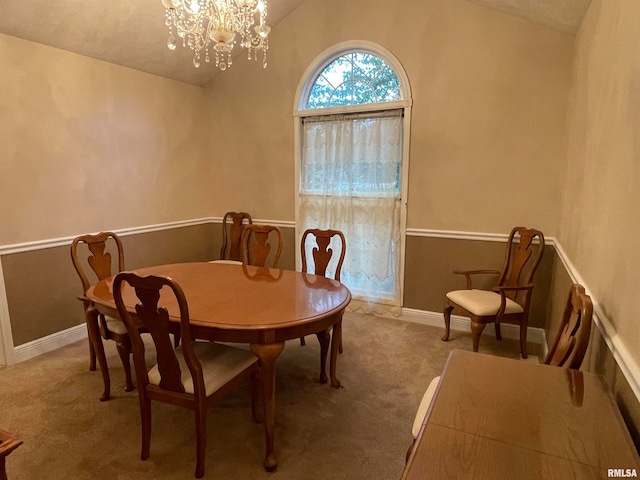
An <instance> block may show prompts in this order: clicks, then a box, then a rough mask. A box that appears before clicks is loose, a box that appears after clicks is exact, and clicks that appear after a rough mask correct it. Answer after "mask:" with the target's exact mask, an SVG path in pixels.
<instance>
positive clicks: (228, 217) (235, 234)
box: [212, 212, 253, 264]
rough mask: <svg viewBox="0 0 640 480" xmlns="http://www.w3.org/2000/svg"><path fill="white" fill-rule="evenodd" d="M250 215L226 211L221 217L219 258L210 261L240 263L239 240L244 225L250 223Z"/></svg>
mask: <svg viewBox="0 0 640 480" xmlns="http://www.w3.org/2000/svg"><path fill="white" fill-rule="evenodd" d="M252 223H253V222H252V220H251V215H249V214H248V213H246V212H227V213H225V214H224V217H223V219H222V247H221V248H220V259H219V260H214V261H213V262H212V263H216V262H219V263H237V264H241V263H242V251H241V248H240V240H241V238H242V231H243V230H244V227H245V225H251V224H252Z"/></svg>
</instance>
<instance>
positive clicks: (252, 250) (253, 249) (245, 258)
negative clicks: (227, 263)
mask: <svg viewBox="0 0 640 480" xmlns="http://www.w3.org/2000/svg"><path fill="white" fill-rule="evenodd" d="M271 233H274V235H275V237H276V251H275V254H274V255H273V257H272V258H273V261H272V262H271V266H272V267H273V268H278V263H279V262H280V254H281V253H282V244H283V239H282V232H281V231H280V229H279V228H278V227H275V226H273V225H255V224H251V225H245V227H244V230H243V231H242V239H241V241H240V244H241V250H242V263H244V264H246V265H255V266H257V267H266V266H267V265H266V263H267V259H268V258H269V256H270V255H269V254H270V253H271V249H272V247H273V236H274V235H271V237H272V241H271V242H270V241H269V237H270V234H271Z"/></svg>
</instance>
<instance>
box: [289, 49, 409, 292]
mask: <svg viewBox="0 0 640 480" xmlns="http://www.w3.org/2000/svg"><path fill="white" fill-rule="evenodd" d="M354 52H364V53H368V54H371V55H375V56H377V57H379V58H381V59H382V60H384V61H385V62H386V63H387V64H388V65H389V66H390V67H391V68H392V69H393V71H394V73H395V74H396V76H397V77H398V80H399V81H400V87H401V89H402V95H403V100H399V101H395V102H383V103H367V104H361V105H348V106H341V107H329V108H312V109H307V108H305V106H306V105H307V102H308V99H309V95H310V93H311V90H312V88H313V85H314V83H315V81H316V79H317V78H318V75H320V74H321V73H322V72H323V71H324V70H325V68H326V67H327V66H328V65H329V64H331V63H332V62H333V61H334V60H336V59H337V58H339V57H341V56H343V55H347V54H349V53H354ZM411 108H412V95H411V85H410V84H409V77H408V76H407V74H406V72H405V70H404V67H403V66H402V64H401V63H400V62H399V61H398V59H397V58H396V57H395V55H393V54H392V53H391V52H390V51H389V50H387V49H386V48H384V47H382V46H380V45H378V44H376V43H373V42H368V41H365V40H350V41H346V42H341V43H338V44H336V45H334V46H332V47H330V48H328V49H326V50H324V51H323V52H322V53H320V54H319V55H318V56H317V57H316V58H315V59H314V60H313V61H312V62H311V63H310V64H309V66H308V67H307V69H306V70H305V72H304V73H303V75H302V77H301V78H300V82H299V83H298V88H297V89H296V93H295V96H294V105H293V129H294V137H293V138H294V142H293V143H294V145H293V148H294V155H293V157H294V162H295V165H294V178H295V181H294V189H295V190H294V198H295V223H296V227H295V238H296V245H299V244H300V241H301V238H302V233H303V232H302V231H300V227H299V225H300V220H301V219H300V213H299V212H300V195H301V193H300V162H301V161H302V143H303V139H302V136H303V134H304V132H303V127H302V123H303V119H304V117H315V116H323V115H334V114H347V113H358V112H380V111H383V110H393V109H402V110H403V124H402V129H403V134H402V135H403V140H402V143H403V145H402V170H401V180H400V260H399V263H400V264H399V265H398V275H399V277H400V278H399V281H400V299H401V302H402V299H403V298H404V270H405V269H404V265H405V251H406V237H407V235H406V231H407V197H408V190H409V146H410V138H411ZM301 268H302V260H301V254H300V252H299V249H296V269H297V270H300V269H301Z"/></svg>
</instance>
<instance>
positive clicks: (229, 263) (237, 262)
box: [209, 260, 242, 265]
mask: <svg viewBox="0 0 640 480" xmlns="http://www.w3.org/2000/svg"><path fill="white" fill-rule="evenodd" d="M209 263H226V264H227V265H242V262H239V261H238V260H211V261H210V262H209Z"/></svg>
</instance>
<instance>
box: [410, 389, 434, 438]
mask: <svg viewBox="0 0 640 480" xmlns="http://www.w3.org/2000/svg"><path fill="white" fill-rule="evenodd" d="M438 383H440V377H435V378H434V379H433V380H431V383H430V384H429V386H428V387H427V391H426V392H424V395H423V396H422V400H421V401H420V405H419V406H418V411H417V412H416V418H415V419H414V420H413V427H412V428H411V435H413V439H414V440H415V439H416V438H418V434H419V433H420V428H422V423H423V422H424V417H425V416H426V415H427V410H429V405H431V400H433V394H434V393H436V388H438Z"/></svg>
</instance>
